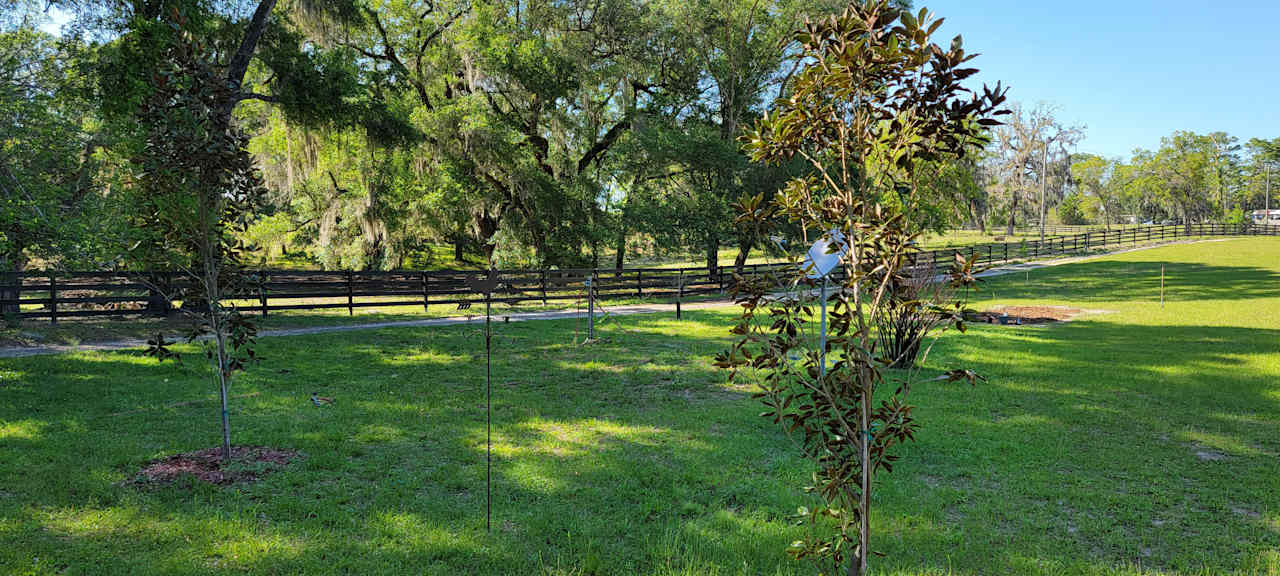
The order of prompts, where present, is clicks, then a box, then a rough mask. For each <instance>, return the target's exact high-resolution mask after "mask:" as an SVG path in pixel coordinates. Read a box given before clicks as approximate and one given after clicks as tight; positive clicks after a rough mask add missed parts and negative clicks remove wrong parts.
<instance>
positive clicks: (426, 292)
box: [422, 270, 431, 312]
mask: <svg viewBox="0 0 1280 576" xmlns="http://www.w3.org/2000/svg"><path fill="white" fill-rule="evenodd" d="M430 294H431V273H429V271H426V270H422V311H424V312H426V311H428V310H429V308H428V303H429V301H430Z"/></svg>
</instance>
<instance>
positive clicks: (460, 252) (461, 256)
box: [453, 234, 467, 262]
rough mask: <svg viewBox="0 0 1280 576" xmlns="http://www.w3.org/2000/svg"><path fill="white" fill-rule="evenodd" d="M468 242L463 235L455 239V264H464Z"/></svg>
mask: <svg viewBox="0 0 1280 576" xmlns="http://www.w3.org/2000/svg"><path fill="white" fill-rule="evenodd" d="M466 241H467V237H466V236H465V235H462V234H458V235H456V236H454V237H453V260H454V261H455V262H462V261H464V260H465V259H466V255H467V253H466V250H465V247H466Z"/></svg>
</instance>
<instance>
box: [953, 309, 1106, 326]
mask: <svg viewBox="0 0 1280 576" xmlns="http://www.w3.org/2000/svg"><path fill="white" fill-rule="evenodd" d="M1084 313H1085V311H1084V310H1081V309H1079V308H1071V307H1067V306H996V307H995V308H992V309H990V310H987V311H986V312H980V313H979V314H978V317H977V319H976V321H978V322H985V323H987V324H999V325H1014V326H1022V325H1026V324H1051V323H1054V322H1067V321H1069V320H1071V319H1072V318H1075V317H1076V316H1079V315H1081V314H1084Z"/></svg>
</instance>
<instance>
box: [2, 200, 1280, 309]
mask: <svg viewBox="0 0 1280 576" xmlns="http://www.w3.org/2000/svg"><path fill="white" fill-rule="evenodd" d="M1245 235H1248V236H1253V235H1263V236H1280V226H1256V225H1234V224H1210V223H1204V224H1193V225H1192V226H1190V228H1188V227H1186V226H1185V225H1176V226H1173V225H1170V226H1143V227H1125V228H1116V229H1112V230H1099V231H1094V232H1085V233H1083V234H1072V235H1062V236H1054V237H1047V238H1045V240H1044V241H1043V242H1041V241H1039V240H1030V239H1028V240H1021V241H1017V242H999V243H997V242H992V243H984V244H975V245H971V246H963V247H955V248H945V249H939V250H926V251H921V252H919V253H916V254H915V255H914V260H913V263H914V264H915V265H917V266H925V267H931V269H945V268H946V267H947V266H949V265H950V264H951V262H953V261H954V260H955V258H956V256H957V255H960V256H964V257H966V258H970V257H972V258H975V260H976V262H977V265H978V266H979V267H989V266H993V265H998V264H1003V263H1007V262H1012V261H1022V260H1036V259H1041V258H1051V257H1059V256H1067V255H1076V254H1086V253H1090V252H1095V251H1099V250H1103V249H1107V248H1115V247H1121V246H1125V245H1137V244H1146V243H1152V242H1166V241H1173V240H1179V239H1183V238H1189V237H1205V236H1245ZM778 266H780V265H767V264H749V265H746V266H745V268H744V269H743V270H742V273H743V274H744V275H747V276H753V275H760V274H765V273H768V272H771V271H776V270H778ZM735 272H736V270H735V269H734V268H733V267H732V266H722V267H718V268H717V269H715V270H709V269H708V268H706V267H688V268H625V269H622V270H616V269H603V268H597V269H585V268H579V269H546V270H542V269H519V270H502V271H499V274H500V276H501V278H502V282H503V286H502V288H500V289H499V291H498V292H495V293H494V294H493V302H495V303H521V302H524V303H541V304H550V303H552V302H564V301H574V300H579V299H583V298H585V295H586V290H587V288H586V286H585V283H586V282H587V280H588V279H593V280H594V281H593V285H594V290H595V293H596V298H597V299H600V300H619V299H623V298H640V297H654V298H667V299H675V300H676V301H677V302H679V301H680V300H681V299H683V298H684V297H686V296H699V295H705V294H712V293H723V292H724V291H725V290H726V289H727V288H728V287H730V286H731V285H732V284H733V274H734V273H735ZM254 274H255V281H254V283H253V286H254V288H253V289H252V290H251V293H248V294H241V295H238V296H239V297H238V299H237V300H236V301H235V302H236V305H237V306H240V307H241V308H242V309H246V310H252V311H255V312H257V313H260V314H262V315H268V314H270V313H272V312H280V311H289V310H318V309H339V310H340V309H344V308H345V309H346V310H347V313H348V314H354V313H355V310H356V309H359V308H379V307H389V306H422V307H423V309H424V310H430V309H431V307H432V306H451V307H452V306H457V305H459V304H464V303H478V302H482V301H483V295H481V294H478V293H475V292H473V291H472V290H471V289H469V288H468V284H467V279H468V278H473V277H475V276H477V275H479V274H482V272H477V271H461V270H436V271H407V270H397V271H389V272H354V271H307V270H262V271H258V272H255V273H254ZM157 286H167V287H168V288H170V289H172V288H175V287H177V288H180V287H181V286H179V285H178V284H177V282H176V281H175V280H174V279H172V278H169V277H166V276H164V275H159V274H154V273H153V274H147V273H139V272H56V271H43V272H24V273H22V274H18V275H13V274H10V275H9V276H8V277H0V310H5V311H7V312H8V314H9V315H11V316H17V317H19V318H22V319H27V318H48V319H49V321H50V322H53V323H56V322H57V321H58V320H59V319H62V318H76V317H89V316H124V315H139V314H143V315H145V314H153V315H160V314H164V313H167V312H168V311H169V309H170V307H171V304H172V303H171V302H170V301H169V300H168V299H167V298H166V297H165V296H163V295H162V292H165V290H159V289H157Z"/></svg>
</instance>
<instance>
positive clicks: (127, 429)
mask: <svg viewBox="0 0 1280 576" xmlns="http://www.w3.org/2000/svg"><path fill="white" fill-rule="evenodd" d="M694 318H697V319H699V320H694V321H691V322H695V323H694V324H685V325H683V326H696V325H697V324H696V322H698V321H701V322H712V323H713V325H715V323H718V322H720V321H721V320H722V319H723V316H713V315H700V316H699V315H695V316H694ZM667 322H668V321H665V320H659V319H653V318H647V319H641V318H636V319H634V320H628V321H627V322H626V323H625V324H623V325H619V326H616V327H610V326H605V327H604V329H603V332H604V335H605V337H606V338H607V339H608V340H607V341H605V342H601V343H597V344H593V345H588V346H578V345H574V344H570V343H569V342H568V341H569V340H570V337H571V336H572V328H571V326H572V322H557V323H529V324H510V325H498V326H497V329H498V331H499V336H498V339H497V349H498V350H499V354H498V355H496V356H495V365H494V407H495V410H494V424H495V427H494V439H495V467H494V480H495V485H494V502H495V505H494V516H493V517H494V532H493V534H492V535H491V536H486V535H485V533H484V529H483V522H484V516H483V511H484V484H483V480H484V412H483V376H484V364H483V339H482V338H480V337H478V335H477V332H476V331H475V330H474V329H473V328H470V327H456V328H449V329H438V328H437V329H425V330H403V329H402V330H387V331H378V332H372V333H368V334H362V335H360V337H359V340H346V341H345V342H346V343H345V344H344V345H342V346H334V345H333V343H334V342H335V337H334V336H312V337H298V338H290V339H277V340H267V341H264V346H263V353H264V354H265V355H266V356H267V357H268V361H267V362H266V363H265V364H263V365H262V366H259V367H257V368H255V369H253V370H252V371H251V372H249V373H248V374H247V375H246V376H245V377H243V378H242V379H241V380H240V384H238V385H237V389H236V390H235V391H233V392H234V393H237V394H251V395H249V396H244V397H242V398H239V399H238V400H237V401H236V402H235V404H234V405H233V406H234V409H235V410H234V414H233V421H232V422H233V426H235V429H234V430H235V435H236V436H235V439H236V441H237V442H239V443H246V444H248V443H252V444H268V445H278V446H286V447H290V448H295V449H300V450H301V451H302V452H303V453H305V454H306V456H307V459H306V460H305V461H304V462H302V463H301V464H298V465H295V466H293V467H291V468H290V469H289V470H287V471H285V472H283V473H280V474H278V475H275V476H272V477H269V478H268V479H267V480H266V481H264V482H262V483H260V484H257V485H253V486H246V487H241V488H239V489H235V490H224V489H217V488H213V487H208V486H175V487H172V488H168V489H163V490H158V491H152V492H142V493H138V492H136V491H135V490H134V489H132V488H126V487H122V486H120V485H118V484H116V482H118V481H119V480H120V479H121V478H122V477H125V476H127V474H128V473H129V471H131V470H134V469H136V467H137V466H138V465H139V464H140V463H141V462H143V461H145V460H148V459H150V458H153V457H155V456H157V455H162V454H167V453H172V452H174V451H181V450H189V449H194V448H203V447H207V446H209V445H212V444H214V443H215V442H216V438H217V422H216V403H214V402H211V401H209V399H210V396H209V394H208V393H209V392H210V391H211V390H212V388H211V384H209V382H208V380H207V378H205V377H204V375H203V372H200V371H197V370H195V369H194V368H193V367H191V366H189V367H187V368H180V367H176V366H173V365H163V366H157V365H155V364H153V363H150V362H149V361H147V360H143V359H140V358H138V357H136V356H134V355H131V354H104V355H90V356H70V357H61V358H58V359H52V358H45V359H32V360H24V361H23V362H29V363H28V364H25V365H24V364H19V365H18V366H23V367H24V370H23V373H22V374H21V375H19V376H18V383H17V384H16V385H12V386H11V387H9V388H7V389H4V390H0V394H4V395H5V396H6V402H5V403H4V404H0V421H4V422H30V424H28V425H26V427H24V428H23V429H24V430H29V432H27V433H25V434H24V435H23V436H18V435H16V434H14V435H13V437H5V438H4V442H5V451H6V453H7V454H12V455H14V460H13V462H14V465H13V466H8V465H6V466H5V467H4V469H3V470H0V479H2V480H3V481H2V482H0V486H6V488H5V489H6V490H10V491H11V492H12V494H13V496H12V497H9V498H0V512H3V514H4V515H5V516H7V517H12V518H16V519H18V521H17V523H16V524H15V523H10V524H7V525H5V527H4V528H3V529H0V542H9V543H23V546H24V547H26V549H28V550H29V551H30V554H29V556H32V557H34V556H40V557H41V558H45V559H46V560H47V561H50V562H53V563H61V564H62V565H64V566H73V567H77V568H84V567H87V566H94V567H99V569H100V570H102V571H103V573H110V572H117V573H123V572H131V573H200V572H206V571H216V570H219V569H228V568H237V569H246V570H250V571H253V572H271V571H279V572H307V573H341V572H381V573H397V572H404V573H432V572H435V573H442V574H443V573H468V572H469V573H536V572H539V571H545V572H547V573H552V574H554V573H559V572H565V573H632V572H634V573H705V572H709V571H711V570H712V569H714V568H715V567H717V566H718V567H719V569H721V570H728V569H731V568H730V567H739V566H742V567H744V569H745V570H746V571H748V572H752V573H755V572H760V573H774V572H782V573H788V572H794V573H805V572H808V571H810V566H809V565H808V564H804V563H795V562H793V561H791V560H789V559H788V558H787V557H786V556H785V554H784V553H783V550H784V549H785V547H786V545H787V544H788V543H790V542H791V541H792V540H794V539H795V538H797V537H799V536H800V535H801V534H802V532H800V531H799V529H797V528H794V527H791V526H789V523H788V522H787V521H786V519H785V518H784V517H783V516H784V515H785V514H788V513H790V512H791V511H792V510H794V509H795V507H796V506H798V505H802V504H806V503H808V502H807V501H806V500H805V497H804V496H803V495H801V494H800V493H799V490H798V488H799V487H800V486H802V485H803V484H804V483H805V479H806V478H807V475H808V470H809V467H808V465H807V464H805V463H804V462H803V461H801V460H799V459H798V458H797V457H796V456H795V451H794V449H793V448H792V447H791V446H790V444H789V443H788V442H787V441H786V440H785V438H784V437H783V436H782V435H781V434H780V433H779V432H778V431H777V430H776V429H775V428H774V427H773V426H772V425H771V424H770V423H768V422H767V421H765V420H763V419H761V418H758V417H757V416H756V414H757V413H758V411H759V408H758V407H757V406H756V405H755V404H754V402H753V401H752V400H750V399H749V398H747V397H746V395H745V394H744V393H743V392H741V391H736V390H731V389H728V388H725V387H724V385H723V374H721V373H718V372H716V371H714V370H713V369H711V368H710V367H709V360H710V356H711V355H712V354H713V353H714V352H715V351H717V350H719V349H720V348H721V347H722V346H723V345H724V342H725V339H723V338H708V337H699V336H697V335H696V332H695V331H692V330H677V331H674V333H672V330H671V329H670V328H668V327H666V326H668V325H667V324H666V323H667ZM676 326H681V325H676ZM624 327H625V328H626V329H623V328H624ZM656 330H666V331H667V332H668V333H667V334H665V335H662V336H655V335H654V334H652V333H651V332H653V331H656ZM976 332H977V334H976V335H975V336H973V337H969V338H963V339H958V340H953V339H948V340H947V341H945V342H944V343H943V344H942V345H941V347H940V349H939V350H938V356H937V357H936V358H937V361H936V364H938V365H944V364H945V365H949V364H951V363H956V362H958V363H963V364H965V365H967V366H970V367H974V368H977V369H978V370H980V371H981V372H983V373H984V374H986V375H987V376H988V377H990V378H991V381H990V382H989V383H987V384H982V385H979V386H978V387H977V388H975V389H969V388H968V387H963V388H962V387H956V386H941V385H930V386H920V387H918V388H917V390H916V391H915V392H914V395H913V401H914V403H916V404H919V405H920V406H921V408H920V410H919V412H918V416H919V417H920V419H921V420H922V423H923V426H924V429H923V431H922V434H921V437H920V441H919V442H918V443H917V444H915V445H911V446H909V447H907V448H906V449H905V450H904V451H903V456H904V458H903V461H902V464H901V466H900V467H899V468H898V470H897V471H896V472H895V474H893V475H891V476H889V477H887V478H886V479H884V480H885V481H884V483H883V484H882V486H883V488H882V489H881V490H882V491H881V492H880V493H879V495H878V496H877V498H878V506H880V507H879V508H878V512H877V517H876V522H877V529H878V530H879V532H878V535H877V538H878V542H879V544H878V549H879V550H880V551H883V552H885V553H887V554H888V555H889V558H888V559H884V560H879V561H878V565H879V567H880V569H881V570H882V571H885V572H893V571H902V572H915V571H919V570H928V569H935V570H948V569H949V570H950V571H951V572H952V573H956V574H977V573H1012V572H1018V573H1054V572H1057V571H1061V570H1071V569H1075V570H1078V571H1083V572H1091V571H1095V570H1097V569H1096V568H1093V569H1091V568H1090V567H1093V566H1099V565H1101V566H1122V565H1125V564H1126V563H1141V564H1143V565H1155V566H1163V567H1166V568H1168V569H1170V570H1173V571H1175V572H1192V571H1194V570H1198V569H1200V568H1204V569H1209V570H1212V571H1222V570H1230V569H1235V568H1238V567H1240V566H1241V565H1242V564H1247V563H1248V562H1250V561H1251V560H1250V558H1253V557H1255V556H1257V557H1261V556H1259V555H1261V554H1263V553H1264V552H1265V550H1266V549H1267V548H1268V547H1275V546H1277V545H1280V535H1278V534H1277V533H1276V531H1275V530H1274V529H1272V530H1270V531H1268V530H1267V529H1265V528H1264V527H1261V524H1262V522H1263V521H1265V519H1266V516H1261V515H1262V514H1266V513H1267V512H1268V510H1276V509H1278V508H1280V501H1277V499H1276V494H1278V493H1280V486H1276V480H1275V478H1276V472H1277V471H1276V466H1275V458H1276V453H1277V452H1280V444H1278V443H1277V439H1280V396H1277V395H1276V392H1275V389H1274V384H1272V383H1271V381H1270V380H1268V379H1267V378H1266V377H1264V376H1262V375H1259V374H1258V373H1257V372H1256V370H1254V371H1252V372H1251V371H1250V369H1249V368H1247V367H1246V366H1245V364H1244V363H1245V362H1247V361H1248V359H1247V358H1244V357H1242V356H1241V354H1242V353H1266V352H1269V351H1274V350H1276V349H1277V348H1280V330H1249V329H1234V328H1233V329H1227V328H1212V327H1174V328H1169V327H1144V326H1127V325H1119V324H1109V323H1106V322H1073V323H1069V324H1064V325H1060V326H1053V327H1042V328H1023V329H995V328H983V329H979V330H977V331H976ZM337 338H343V339H349V338H351V337H350V336H347V335H342V336H338V337H337ZM1025 357H1030V360H1027V358H1025ZM195 360H196V359H195V358H192V359H191V360H189V362H193V363H194V362H195ZM1120 362H1123V363H1124V367H1123V368H1117V366H1118V364H1119V363H1120ZM0 365H2V364H0ZM286 370H287V372H285V371H286ZM1206 374H1211V375H1212V376H1211V377H1206V376H1205V375H1206ZM108 383H111V384H110V388H109V389H108V387H107V384H108ZM313 389H319V390H320V391H321V392H322V393H323V394H326V395H332V396H335V397H337V398H338V403H337V404H336V405H335V406H333V407H331V408H315V407H312V406H310V405H309V403H307V396H308V395H309V393H310V392H311V391H312V390H313ZM193 397H194V398H197V399H200V400H201V401H200V402H199V403H196V404H189V405H184V406H178V407H167V406H169V404H171V403H172V401H174V400H180V399H186V398H193ZM129 410H138V411H134V412H128V413H125V414H122V415H118V416H112V415H111V414H113V413H121V412H126V411H129ZM4 430H8V428H4ZM104 440H108V441H105V442H104ZM1205 450H1209V451H1212V452H1214V453H1215V454H1222V455H1223V456H1224V459H1222V460H1203V459H1201V458H1200V457H1198V456H1197V455H1196V452H1197V451H1205ZM1234 509H1243V510H1245V511H1246V513H1237V512H1233V510H1234ZM1248 512H1252V513H1254V514H1257V515H1259V516H1260V517H1261V518H1262V520H1259V519H1258V518H1255V517H1254V516H1251V515H1250V514H1249V513H1248ZM1192 539H1194V541H1195V542H1196V545H1195V546H1190V545H1188V542H1189V541H1192ZM1242 543H1243V544H1242ZM11 549H12V547H11ZM957 549H961V550H964V551H965V552H963V553H956V550H957ZM104 551H107V553H106V554H104V553H103V552H104ZM10 557H12V556H10ZM0 558H6V556H4V553H0ZM733 569H736V568H733Z"/></svg>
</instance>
